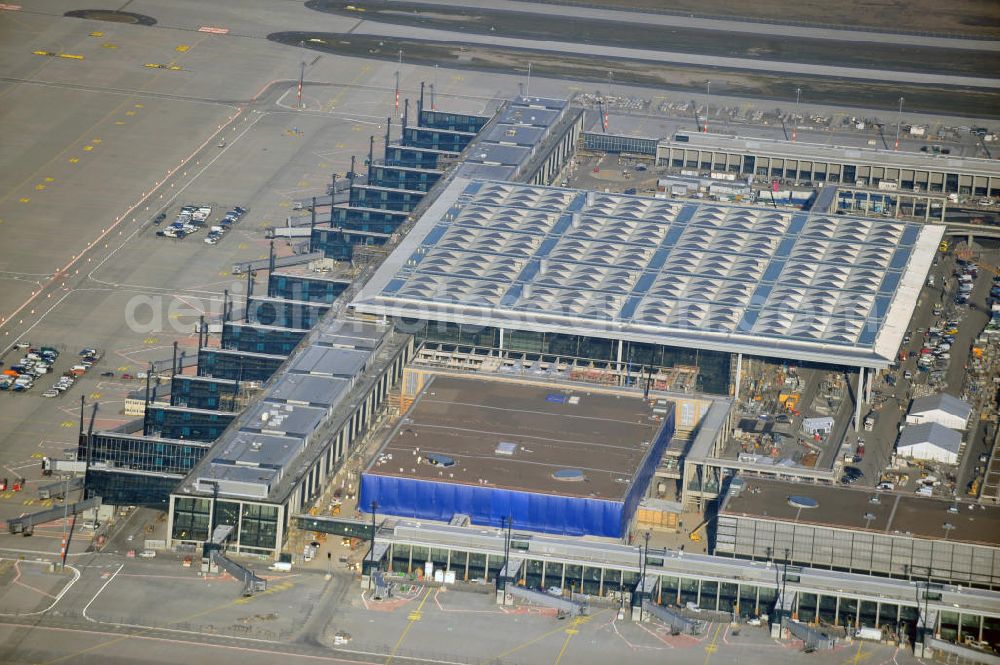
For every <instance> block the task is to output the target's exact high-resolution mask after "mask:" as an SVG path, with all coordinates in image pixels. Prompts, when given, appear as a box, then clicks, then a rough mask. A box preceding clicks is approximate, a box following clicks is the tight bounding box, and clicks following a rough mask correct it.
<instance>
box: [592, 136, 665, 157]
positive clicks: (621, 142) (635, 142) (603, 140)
mask: <svg viewBox="0 0 1000 665" xmlns="http://www.w3.org/2000/svg"><path fill="white" fill-rule="evenodd" d="M581 136H582V137H583V147H584V148H586V149H587V150H597V151H600V152H610V153H621V152H627V153H630V154H633V155H649V156H651V157H652V156H655V155H656V146H657V144H658V143H659V141H658V140H657V139H649V138H642V137H638V136H616V135H614V134H595V133H591V132H583V133H582V134H581Z"/></svg>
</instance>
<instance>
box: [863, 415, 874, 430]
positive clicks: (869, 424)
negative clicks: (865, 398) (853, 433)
mask: <svg viewBox="0 0 1000 665" xmlns="http://www.w3.org/2000/svg"><path fill="white" fill-rule="evenodd" d="M873 429H875V412H874V411H870V412H869V413H868V415H867V416H865V431H866V432H871V431H872V430H873Z"/></svg>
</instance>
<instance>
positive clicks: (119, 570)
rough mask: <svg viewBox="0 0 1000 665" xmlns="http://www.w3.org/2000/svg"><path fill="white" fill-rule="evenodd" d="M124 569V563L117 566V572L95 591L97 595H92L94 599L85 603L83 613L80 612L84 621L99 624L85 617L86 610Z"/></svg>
mask: <svg viewBox="0 0 1000 665" xmlns="http://www.w3.org/2000/svg"><path fill="white" fill-rule="evenodd" d="M124 567H125V564H124V563H123V564H121V565H120V566H118V570H116V571H115V572H114V573H113V574H112V575H111V577H109V578H108V579H107V580H106V581H105V582H104V584H102V585H101V588H100V589H98V590H97V593H95V594H94V597H93V598H91V599H90V601H88V602H87V605H86V606H85V607H84V608H83V612H82V614H83V618H84V619H86V620H87V621H90V622H91V623H100V622H99V621H97V620H96V619H91V618H90V617H89V616H87V610H89V609H90V606H91V605H92V604H93V603H94V601H95V600H97V597H98V596H100V595H101V592H103V591H104V590H105V589H106V588H107V587H108V585H109V584H111V582H113V581H114V579H115V578H116V577H118V573H120V572H122V568H124Z"/></svg>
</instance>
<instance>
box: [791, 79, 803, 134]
mask: <svg viewBox="0 0 1000 665" xmlns="http://www.w3.org/2000/svg"><path fill="white" fill-rule="evenodd" d="M801 96H802V88H795V114H794V115H793V116H792V141H797V140H798V139H799V136H798V132H797V131H796V128H797V125H798V123H797V122H796V120H795V117H796V116H798V115H799V98H800V97H801Z"/></svg>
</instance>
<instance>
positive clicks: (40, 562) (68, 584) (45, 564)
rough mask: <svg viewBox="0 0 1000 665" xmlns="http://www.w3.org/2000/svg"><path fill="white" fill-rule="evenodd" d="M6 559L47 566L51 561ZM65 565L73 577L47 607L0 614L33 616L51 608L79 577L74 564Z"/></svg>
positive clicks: (1, 614)
mask: <svg viewBox="0 0 1000 665" xmlns="http://www.w3.org/2000/svg"><path fill="white" fill-rule="evenodd" d="M0 558H3V557H0ZM8 561H18V562H19V563H33V564H36V565H44V566H47V565H49V564H50V563H51V562H50V561H31V560H29V559H24V560H20V561H19V560H18V559H8ZM66 567H67V568H69V569H70V570H72V571H73V579H71V580H70V581H69V582H67V583H66V586H64V587H63V588H62V591H60V592H59V593H57V594H56V596H55V599H53V601H52V602H51V603H49V606H48V607H46V608H45V609H41V610H36V611H34V612H19V613H17V614H9V613H7V612H0V616H34V615H37V614H44V613H46V612H48V611H49V610H51V609H52V608H53V607H55V606H56V603H58V602H59V601H60V600H62V597H63V596H65V595H66V592H67V591H69V590H70V587H72V586H73V585H74V584H76V581H77V580H78V579H80V571H79V569H77V568H76V567H74V566H70V565H67V566H66Z"/></svg>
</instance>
